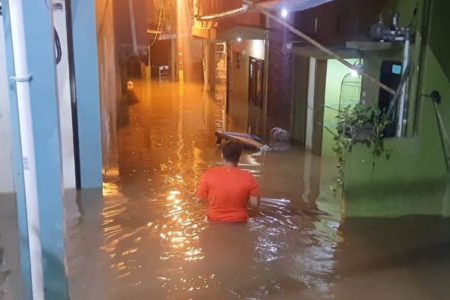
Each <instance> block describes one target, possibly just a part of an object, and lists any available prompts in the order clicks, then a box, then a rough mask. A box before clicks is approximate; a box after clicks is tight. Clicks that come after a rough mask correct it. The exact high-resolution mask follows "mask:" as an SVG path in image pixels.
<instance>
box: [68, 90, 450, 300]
mask: <svg viewBox="0 0 450 300" xmlns="http://www.w3.org/2000/svg"><path fill="white" fill-rule="evenodd" d="M130 93H131V94H132V95H133V97H130V99H131V100H130V103H129V104H130V105H129V106H128V107H126V110H124V111H121V112H120V114H122V117H121V123H122V124H121V125H122V126H121V129H120V131H119V137H118V138H119V147H118V153H117V157H118V163H117V165H111V167H110V168H109V169H108V170H105V183H104V187H103V197H102V195H100V192H98V191H83V192H80V193H79V194H78V195H77V199H76V203H77V208H76V209H75V210H76V211H77V212H76V213H75V214H74V215H76V217H75V218H74V219H72V220H71V222H70V223H68V234H67V252H68V259H67V270H68V273H69V279H70V289H71V295H72V299H268V298H270V299H408V300H411V299H447V298H448V293H449V292H450V286H449V285H448V283H450V220H448V219H444V218H439V217H431V216H430V217H405V218H399V219H382V218H373V219H369V218H364V219H346V218H345V217H344V216H343V215H342V214H341V210H342V207H341V203H339V202H338V201H336V200H335V199H334V197H333V195H332V193H331V192H330V191H329V188H328V184H327V183H326V182H327V181H329V180H332V176H333V172H334V167H333V165H332V163H330V162H327V161H321V160H320V158H318V157H315V156H312V155H311V154H309V153H305V152H303V151H301V150H299V149H291V150H289V151H287V152H282V153H281V152H269V153H266V154H261V153H245V155H244V156H243V159H242V161H241V165H240V167H241V168H243V169H245V170H248V171H250V172H252V173H253V174H254V175H255V177H256V178H257V179H258V181H259V182H260V184H261V187H262V192H263V197H264V199H263V201H262V205H261V207H260V208H259V209H258V210H255V211H252V212H251V213H250V220H249V223H248V224H246V225H242V224H241V225H231V224H208V222H207V220H206V215H205V208H206V207H205V204H204V203H200V202H199V201H198V200H197V199H196V198H195V196H194V195H195V191H196V187H197V184H198V181H199V178H200V176H201V174H202V173H203V172H204V171H205V170H206V169H208V168H210V167H214V166H217V165H220V164H221V161H220V152H219V149H218V148H217V146H216V145H215V138H214V131H215V130H219V129H227V130H228V129H233V130H236V129H237V128H235V127H234V126H233V124H232V123H231V122H230V121H229V120H227V119H226V118H225V117H224V112H223V95H221V94H220V93H218V94H217V95H213V96H211V95H208V94H207V93H205V92H203V89H202V86H200V85H194V84H186V85H184V86H183V85H178V84H171V83H161V84H159V83H152V84H150V83H142V82H136V83H135V87H134V89H133V90H132V91H131V92H130ZM324 182H325V184H324ZM319 195H321V196H320V197H319ZM71 209H72V213H73V209H74V208H73V207H72V208H71ZM77 213H79V214H80V215H79V216H78V215H77Z"/></svg>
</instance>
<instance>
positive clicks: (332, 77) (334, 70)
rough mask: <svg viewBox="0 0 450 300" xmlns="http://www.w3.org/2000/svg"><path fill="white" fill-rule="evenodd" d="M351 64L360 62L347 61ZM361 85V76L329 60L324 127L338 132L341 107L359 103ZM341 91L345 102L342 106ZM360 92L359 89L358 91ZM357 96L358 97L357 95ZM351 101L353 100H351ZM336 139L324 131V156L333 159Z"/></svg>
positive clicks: (334, 60) (333, 60) (337, 62)
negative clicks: (359, 86)
mask: <svg viewBox="0 0 450 300" xmlns="http://www.w3.org/2000/svg"><path fill="white" fill-rule="evenodd" d="M347 61H348V62H349V63H351V64H355V63H357V62H358V60H356V59H348V60H347ZM344 78H346V80H345V85H344V87H343V85H342V83H343V80H344ZM360 83H361V77H360V76H352V75H351V73H350V70H349V69H348V68H347V67H346V66H344V65H343V64H342V63H340V62H339V61H337V60H336V59H329V60H328V63H327V77H326V83H325V110H324V118H323V125H324V126H326V127H327V128H328V129H330V130H332V131H334V132H336V123H337V122H336V121H337V120H336V117H337V111H338V110H339V107H340V106H342V107H345V106H347V105H352V104H355V103H357V102H355V100H358V101H359V100H360V95H359V94H360V93H359V92H356V89H355V85H356V86H357V85H359V84H360ZM341 91H342V96H343V100H344V102H343V103H341V104H340V99H341ZM358 91H359V89H358ZM355 92H356V94H358V95H355ZM350 99H351V100H350ZM334 144H335V143H334V138H333V135H332V134H331V133H330V132H329V131H327V130H324V132H323V140H322V156H326V157H333V156H334V152H333V148H334Z"/></svg>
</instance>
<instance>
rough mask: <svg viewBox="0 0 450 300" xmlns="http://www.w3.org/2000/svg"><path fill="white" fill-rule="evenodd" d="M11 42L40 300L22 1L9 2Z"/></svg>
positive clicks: (41, 285)
mask: <svg viewBox="0 0 450 300" xmlns="http://www.w3.org/2000/svg"><path fill="white" fill-rule="evenodd" d="M9 7H10V8H9V10H10V15H11V38H12V43H13V54H14V68H15V77H13V78H12V79H13V80H14V81H15V82H16V91H17V101H18V105H17V106H18V110H19V126H20V141H21V144H22V157H23V176H24V182H25V199H26V209H27V221H28V235H29V245H30V264H31V266H30V267H31V282H32V294H33V299H34V300H43V299H44V280H43V266H42V248H41V241H40V224H39V199H38V190H37V178H36V163H35V153H34V136H33V125H32V115H31V99H30V81H31V75H30V74H29V71H28V64H27V52H26V49H27V48H26V43H25V29H24V18H23V5H22V0H12V1H9Z"/></svg>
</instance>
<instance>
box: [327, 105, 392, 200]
mask: <svg viewBox="0 0 450 300" xmlns="http://www.w3.org/2000/svg"><path fill="white" fill-rule="evenodd" d="M336 118H337V133H335V132H331V131H330V132H331V133H332V134H333V135H334V140H335V146H334V148H333V151H334V153H335V154H336V157H337V160H338V164H337V172H338V173H337V179H336V184H335V185H334V186H333V190H334V191H335V193H337V192H339V191H340V192H344V190H345V186H344V185H345V165H346V161H347V155H348V154H350V153H351V152H352V150H353V146H354V145H355V144H358V143H362V144H365V145H366V146H367V147H368V148H370V149H371V150H372V151H371V152H372V169H373V170H374V168H375V162H376V159H378V158H385V159H386V160H389V159H390V158H391V155H392V150H390V149H386V148H385V147H384V132H385V129H386V126H387V125H388V124H389V121H386V120H385V119H384V118H383V116H382V113H381V111H380V110H379V109H378V108H376V107H371V106H368V105H365V104H361V103H359V104H356V105H354V106H351V105H349V106H347V107H345V108H344V109H342V110H339V111H338V115H337V117H336Z"/></svg>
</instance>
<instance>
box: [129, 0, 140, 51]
mask: <svg viewBox="0 0 450 300" xmlns="http://www.w3.org/2000/svg"><path fill="white" fill-rule="evenodd" d="M128 9H129V13H130V25H131V42H132V46H133V54H134V55H136V54H137V53H138V47H137V38H136V22H135V19H134V5H133V0H128Z"/></svg>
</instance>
